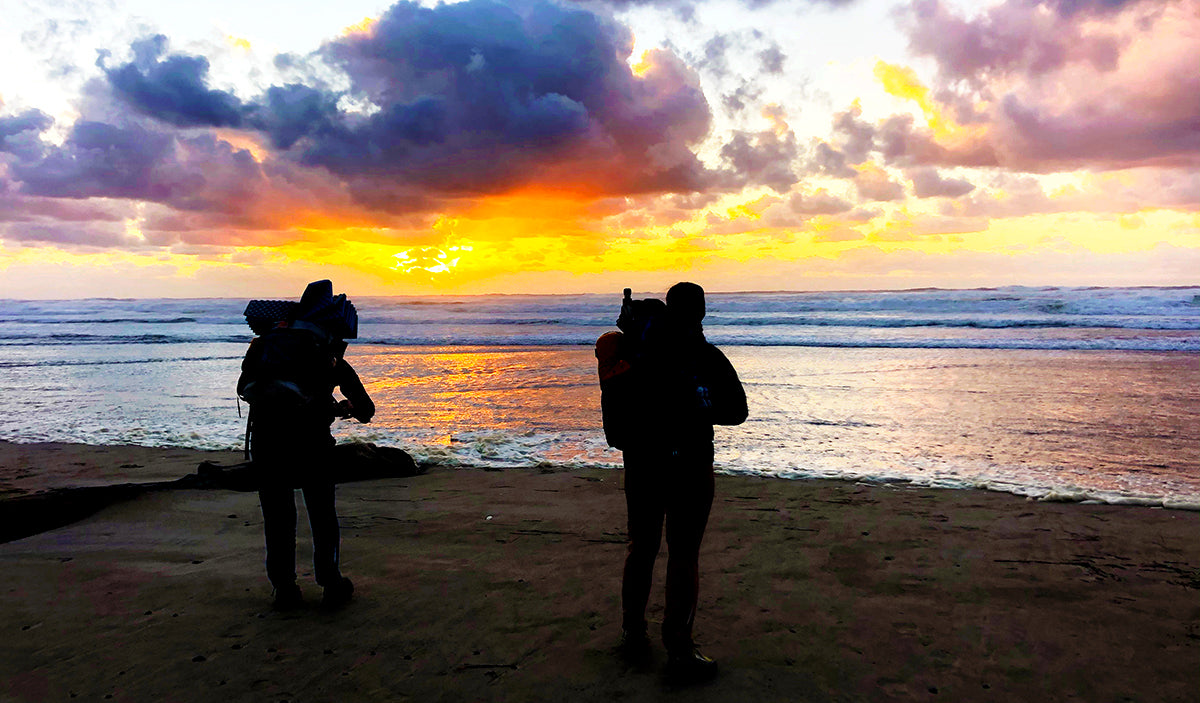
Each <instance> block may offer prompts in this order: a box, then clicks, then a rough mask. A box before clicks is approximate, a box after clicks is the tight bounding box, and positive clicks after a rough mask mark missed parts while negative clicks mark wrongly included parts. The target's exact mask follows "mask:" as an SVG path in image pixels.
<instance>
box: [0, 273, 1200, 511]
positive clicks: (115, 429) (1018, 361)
mask: <svg viewBox="0 0 1200 703" xmlns="http://www.w3.org/2000/svg"><path fill="white" fill-rule="evenodd" d="M349 292H350V293H351V294H353V291H352V290H350V291H349ZM352 297H353V296H352ZM634 297H661V292H655V291H650V292H646V291H638V292H635V296H634ZM353 300H354V302H355V304H356V306H357V307H358V310H359V317H360V324H359V339H357V340H354V341H353V342H352V343H351V345H350V349H349V351H348V353H347V358H348V359H349V361H350V362H351V363H352V364H353V365H354V367H355V368H356V369H357V370H358V372H359V374H360V376H361V377H362V378H363V380H364V382H365V384H366V386H367V389H368V391H369V392H370V393H371V395H372V397H373V398H374V399H375V401H376V404H377V406H378V408H379V410H378V414H377V416H376V418H375V420H374V421H373V422H371V423H370V424H368V425H359V424H357V423H353V422H345V421H339V422H338V423H336V424H335V434H336V435H337V436H338V437H339V438H340V439H341V440H342V441H369V442H375V443H379V444H386V445H390V446H398V447H401V448H403V449H405V450H406V451H408V452H409V453H411V454H412V455H413V456H414V457H415V458H417V459H418V460H419V461H423V462H427V463H431V464H436V465H442V466H483V467H499V468H502V467H536V466H562V467H567V468H574V467H585V466H586V467H614V468H615V467H619V466H620V459H621V457H620V453H619V452H616V451H614V450H612V449H610V448H608V447H607V446H606V444H605V442H604V436H603V432H602V430H601V425H600V410H599V397H600V396H599V388H598V385H597V381H596V370H595V358H594V356H593V353H592V345H593V343H594V342H595V340H596V338H597V337H598V336H599V335H600V334H602V333H604V332H605V331H607V330H610V329H615V320H616V316H617V313H618V311H619V307H620V291H616V292H614V294H613V295H567V296H532V295H529V296H526V295H507V296H500V295H489V296H461V297H440V296H439V297H433V296H431V297H362V298H353ZM707 301H708V316H707V317H706V318H705V320H704V323H705V333H706V335H707V337H708V339H709V341H711V342H713V343H714V344H716V345H718V346H719V347H721V349H722V350H723V351H724V352H725V353H726V355H727V356H728V357H729V359H730V360H731V361H732V362H733V364H734V366H735V367H736V368H737V370H738V373H739V375H740V376H741V379H742V381H743V383H744V385H745V387H746V391H747V396H748V400H749V404H750V419H749V420H748V421H747V422H746V423H745V424H744V425H741V426H738V427H720V428H718V429H717V458H716V462H717V466H718V469H719V470H720V471H723V472H726V473H732V474H753V475H765V476H773V477H778V478H780V479H805V478H816V477H819V478H830V477H832V478H844V479H850V480H862V481H875V482H910V483H915V484H918V485H928V486H941V487H947V488H985V489H990V490H1000V491H1008V492H1012V493H1016V494H1019V495H1026V496H1030V497H1033V498H1040V499H1049V500H1073V501H1101V502H1109V503H1136V504H1146V505H1160V506H1168V507H1184V508H1191V509H1200V431H1198V430H1200V425H1198V423H1197V410H1198V409H1200V287H1189V288H1055V287H1048V288H1024V287H1020V288H1016V287H1014V288H998V289H980V290H940V289H930V290H908V291H862V292H836V293H804V292H795V293H793V292H769V293H727V294H719V293H712V294H709V295H708V296H707ZM246 302H247V301H246V300H244V299H236V300H235V299H187V300H183V299H162V300H131V299H89V300H62V301H47V300H38V301H22V300H0V440H5V441H10V442H46V441H60V442H83V443H90V444H138V445H147V446H184V447H192V448H200V449H231V448H239V447H241V445H242V440H243V433H244V422H245V420H244V419H243V418H242V417H240V415H239V413H243V414H244V412H245V410H246V408H245V407H244V406H242V407H240V408H239V404H238V402H237V400H236V398H235V393H234V384H235V382H236V379H237V376H238V370H239V364H240V360H241V357H242V354H243V353H244V351H245V348H246V345H247V343H248V342H249V341H250V339H251V338H252V333H251V332H250V329H249V328H248V327H247V326H246V324H245V320H244V318H243V317H242V311H243V309H244V308H245V305H246ZM3 471H4V469H3V468H2V467H0V482H3V481H4V480H5V477H4V476H3V474H2V472H3Z"/></svg>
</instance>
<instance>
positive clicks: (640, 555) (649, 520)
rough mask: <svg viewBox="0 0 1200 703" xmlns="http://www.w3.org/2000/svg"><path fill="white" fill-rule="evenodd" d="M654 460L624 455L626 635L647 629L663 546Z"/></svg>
mask: <svg viewBox="0 0 1200 703" xmlns="http://www.w3.org/2000/svg"><path fill="white" fill-rule="evenodd" d="M656 463H657V462H655V461H654V459H653V457H649V456H646V455H644V454H638V453H634V452H625V506H626V509H627V511H628V523H627V524H628V532H629V545H628V547H627V548H626V552H625V570H624V573H623V575H622V579H621V610H622V627H623V628H624V629H625V630H626V631H629V632H638V631H644V630H645V629H646V604H647V603H648V602H649V600H650V587H651V583H652V581H653V579H654V561H655V559H656V558H657V557H658V550H659V547H660V546H661V543H662V528H663V516H664V507H665V506H664V504H663V496H662V491H661V485H660V482H659V481H657V480H656V475H655V472H656V471H661V470H662V467H661V466H656V465H655V464H656Z"/></svg>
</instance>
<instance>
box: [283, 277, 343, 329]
mask: <svg viewBox="0 0 1200 703" xmlns="http://www.w3.org/2000/svg"><path fill="white" fill-rule="evenodd" d="M295 319H297V320H300V321H303V322H308V323H310V324H314V325H316V326H318V327H320V328H321V329H323V330H325V331H326V332H327V333H329V336H331V337H334V338H335V339H355V338H357V337H358V310H357V309H355V307H354V303H352V302H350V301H349V300H347V299H346V294H345V293H341V294H338V295H334V294H333V283H331V282H330V281H327V280H325V281H313V282H312V283H309V284H308V287H307V288H305V289H304V295H302V296H300V303H299V305H298V307H297V309H296V317H295Z"/></svg>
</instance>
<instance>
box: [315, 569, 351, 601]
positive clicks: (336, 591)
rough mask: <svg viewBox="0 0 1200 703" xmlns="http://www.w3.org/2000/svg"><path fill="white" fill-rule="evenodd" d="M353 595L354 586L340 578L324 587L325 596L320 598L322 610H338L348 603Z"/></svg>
mask: <svg viewBox="0 0 1200 703" xmlns="http://www.w3.org/2000/svg"><path fill="white" fill-rule="evenodd" d="M352 595H354V584H353V583H351V582H350V579H348V578H346V577H345V576H342V577H341V578H339V579H338V580H337V581H334V582H333V583H332V584H330V585H328V586H326V587H325V596H324V597H323V598H321V607H322V608H338V607H341V606H343V605H345V604H347V603H349V602H350V597H351V596H352Z"/></svg>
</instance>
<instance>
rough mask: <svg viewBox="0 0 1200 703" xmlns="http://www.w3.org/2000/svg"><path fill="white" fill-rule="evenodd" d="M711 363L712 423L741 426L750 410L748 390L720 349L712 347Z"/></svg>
mask: <svg viewBox="0 0 1200 703" xmlns="http://www.w3.org/2000/svg"><path fill="white" fill-rule="evenodd" d="M710 348H711V350H712V356H711V358H710V361H709V374H710V376H709V383H710V384H711V386H710V387H709V393H710V394H711V395H710V397H711V398H712V422H713V424H714V425H740V424H742V423H743V422H745V421H746V417H747V416H748V415H749V414H750V410H749V408H748V407H747V405H746V390H745V389H744V388H742V382H741V380H740V379H739V378H738V375H737V371H736V370H735V369H734V368H733V364H731V363H729V359H727V358H725V355H724V354H722V353H721V350H720V349H717V348H716V347H712V346H711V345H710Z"/></svg>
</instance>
